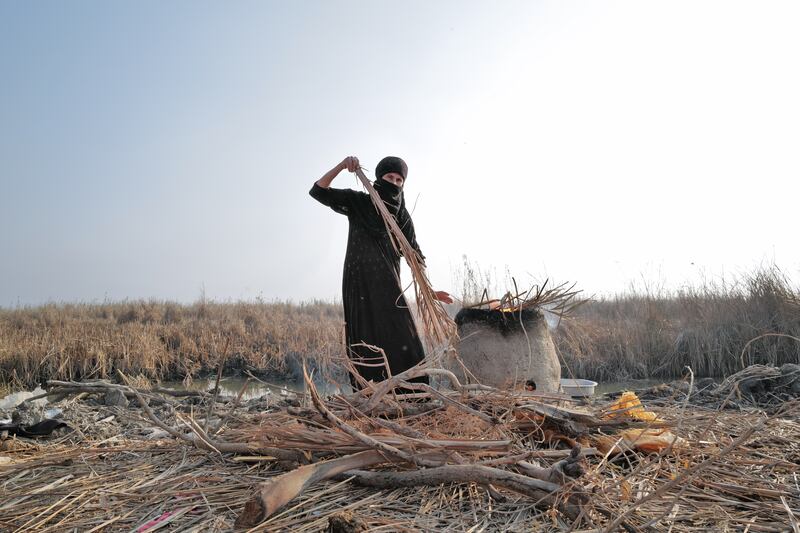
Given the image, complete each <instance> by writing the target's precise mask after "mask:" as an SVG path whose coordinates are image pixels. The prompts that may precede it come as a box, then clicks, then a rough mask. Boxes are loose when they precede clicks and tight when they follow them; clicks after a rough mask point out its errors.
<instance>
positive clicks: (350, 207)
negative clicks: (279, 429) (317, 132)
mask: <svg viewBox="0 0 800 533" xmlns="http://www.w3.org/2000/svg"><path fill="white" fill-rule="evenodd" d="M387 183H388V182H384V183H380V184H376V185H379V187H378V190H379V192H380V194H381V196H382V197H384V199H385V200H386V201H385V203H386V205H387V208H388V209H389V211H390V212H391V213H392V214H393V216H395V217H396V219H397V220H398V224H399V225H400V226H401V228H402V230H403V233H404V235H405V236H406V238H407V239H408V241H409V243H410V244H411V246H412V247H413V248H414V249H415V250H417V252H418V253H419V254H420V257H422V254H421V252H420V251H419V246H418V245H417V240H416V237H415V235H414V224H413V222H412V221H411V217H410V216H409V215H408V212H407V211H406V209H405V205H404V203H403V201H402V193H401V192H399V189H396V188H394V186H393V185H391V184H388V185H387ZM387 191H388V192H389V193H390V194H385V193H386V192H387ZM392 192H394V196H392V195H391V193H392ZM309 194H311V196H312V197H313V198H315V199H316V200H318V201H319V202H320V203H322V204H324V205H327V206H328V207H330V208H331V209H333V210H334V211H335V212H337V213H340V214H343V215H346V216H347V218H348V220H349V225H350V229H349V233H348V237H347V253H346V255H345V259H344V275H343V279H342V303H343V304H344V319H345V332H346V342H347V345H348V348H349V349H348V352H349V353H348V355H349V356H350V358H351V360H352V361H353V362H354V363H356V364H355V367H356V369H357V370H358V372H359V374H361V376H362V377H363V378H364V379H366V380H367V381H370V380H372V381H376V382H377V381H382V380H384V379H386V378H387V377H388V376H386V371H385V368H384V367H383V365H380V366H362V365H359V364H358V363H359V362H362V363H368V364H371V365H376V364H380V363H381V361H382V358H381V356H380V354H379V353H375V352H373V351H372V350H370V349H368V348H366V347H363V346H356V345H357V344H359V343H365V344H370V345H372V346H377V347H379V348H382V349H383V351H384V352H385V353H386V358H387V359H388V361H389V368H390V370H391V372H392V375H397V374H399V373H400V372H403V371H404V370H407V369H409V368H411V367H412V366H414V365H416V364H417V363H419V362H420V361H422V359H423V358H424V357H425V352H424V349H423V347H422V342H421V341H420V338H419V335H418V334H417V329H416V326H415V324H414V319H413V317H412V316H411V312H410V311H409V309H408V305H407V304H406V300H405V297H404V296H403V294H402V288H401V283H400V256H399V255H398V253H397V252H396V251H395V250H394V248H393V247H392V243H391V241H390V238H391V237H390V236H389V234H388V232H387V230H386V228H385V225H384V223H383V219H382V218H381V216H380V214H379V213H378V211H377V210H376V209H375V206H374V205H373V204H372V201H371V200H370V197H369V195H368V194H366V193H363V192H359V191H354V190H351V189H330V188H329V189H324V188H322V187H320V186H319V185H317V184H316V183H315V184H314V186H313V187H312V188H311V191H310V193H309ZM414 381H419V380H414ZM354 385H355V383H354Z"/></svg>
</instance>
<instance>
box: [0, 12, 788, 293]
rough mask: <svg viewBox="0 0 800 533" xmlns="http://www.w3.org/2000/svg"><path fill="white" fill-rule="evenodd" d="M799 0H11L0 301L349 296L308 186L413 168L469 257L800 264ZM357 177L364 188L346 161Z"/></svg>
mask: <svg viewBox="0 0 800 533" xmlns="http://www.w3.org/2000/svg"><path fill="white" fill-rule="evenodd" d="M798 27H800V9H799V8H798V4H797V3H796V2H784V3H782V2H769V3H760V2H680V1H672V2H660V3H655V2H639V1H631V2H599V1H598V2H574V3H573V2H533V1H524V2H467V1H453V2H444V1H433V2H431V1H425V2H383V1H381V2H377V1H376V2H373V1H369V2H367V1H364V2H344V1H329V2H311V1H298V2H288V1H287V2H266V1H261V2H214V3H212V2H197V1H193V2H178V1H171V2H125V3H124V2H99V1H98V2H85V1H83V2H80V1H73V2H35V3H34V2H11V1H5V2H2V3H0V80H2V83H0V186H1V188H0V191H1V192H0V251H1V252H0V254H2V258H1V259H0V305H15V304H16V303H18V302H19V303H23V304H24V303H40V302H43V301H49V300H57V301H73V300H81V301H93V300H102V299H104V298H109V299H122V298H151V297H155V298H161V299H175V300H181V301H191V300H194V299H196V298H197V297H198V296H199V295H200V292H201V289H202V288H205V292H206V295H207V296H209V297H211V298H215V299H240V298H244V299H251V298H255V297H258V296H261V297H263V298H265V299H272V298H292V299H295V300H300V299H307V298H312V297H320V298H326V299H329V298H333V297H335V296H337V295H338V294H339V290H340V279H341V263H342V258H343V255H344V246H345V241H346V219H344V218H343V217H340V216H338V215H335V214H334V213H333V212H331V211H329V210H327V209H326V208H324V207H322V206H320V205H318V204H316V203H315V202H314V201H313V200H312V199H311V198H310V197H309V196H308V195H307V191H308V189H309V188H310V186H311V184H312V182H313V181H314V180H315V179H317V178H318V177H319V176H320V175H321V174H323V173H324V172H325V171H326V170H328V169H329V168H330V167H332V166H333V165H334V164H336V163H337V162H338V161H340V160H341V159H342V158H343V157H344V156H346V155H351V154H352V155H357V156H359V157H360V158H361V160H362V162H363V163H364V165H365V166H367V167H368V168H369V169H370V170H371V169H373V168H374V165H375V163H376V162H377V161H378V160H379V159H380V158H381V157H383V156H384V155H390V154H391V155H400V156H402V157H404V158H405V159H406V160H407V162H408V164H409V168H410V170H409V180H408V184H407V191H406V195H407V199H408V201H409V203H410V204H411V203H414V200H415V199H417V198H418V202H417V208H416V211H415V213H414V219H415V223H416V226H417V233H418V235H419V241H420V244H421V245H422V248H423V251H424V252H425V254H426V255H427V256H428V257H429V267H430V272H429V273H430V277H431V278H432V280H433V282H434V284H435V285H436V286H437V288H442V289H445V290H447V289H453V290H454V291H455V292H457V287H454V286H453V282H452V278H453V274H452V271H453V269H454V268H455V267H457V266H458V265H459V264H460V263H461V256H462V255H463V254H467V255H468V256H469V257H470V258H472V259H473V260H474V261H475V262H477V263H478V264H480V265H482V266H483V267H485V268H492V267H493V268H496V269H498V270H499V271H500V272H502V271H504V270H505V269H506V268H508V270H509V271H510V272H512V273H513V274H515V275H516V276H517V277H518V278H521V279H523V280H527V279H542V278H544V277H547V276H549V277H551V278H555V279H558V280H572V281H576V282H578V284H579V287H582V288H584V289H586V290H587V291H588V292H593V293H603V292H613V291H618V290H623V289H625V288H626V287H627V286H628V284H629V283H630V282H631V281H632V280H635V279H642V278H644V279H648V280H650V281H652V282H653V283H657V284H662V285H666V286H670V287H674V286H678V285H680V284H681V283H684V282H686V281H687V280H689V281H691V280H694V279H697V277H698V276H700V275H706V276H711V277H713V276H718V275H720V274H721V273H723V272H725V273H735V272H740V271H744V270H747V269H750V268H752V267H753V266H754V265H757V264H760V263H764V262H772V261H774V262H776V263H777V264H778V266H780V267H781V268H783V269H784V270H785V271H786V272H787V273H788V274H789V275H791V276H793V277H795V278H800V276H798V274H799V273H800V247H798V246H797V244H796V243H797V242H798V241H797V230H796V228H797V224H798V223H797V214H796V211H797V202H798V200H797V198H798V191H799V189H800V188H799V187H798V185H797V183H798V178H800V158H799V157H798V153H799V152H798V146H800V99H798V96H797V95H798V94H800V69H798V64H800V33H798V32H797V28H798ZM334 186H339V187H355V186H356V182H355V180H354V179H353V178H352V177H351V176H350V175H347V174H342V175H341V176H340V178H338V179H337V181H336V182H334Z"/></svg>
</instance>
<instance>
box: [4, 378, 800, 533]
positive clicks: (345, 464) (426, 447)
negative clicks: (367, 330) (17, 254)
mask: <svg viewBox="0 0 800 533" xmlns="http://www.w3.org/2000/svg"><path fill="white" fill-rule="evenodd" d="M420 375H428V376H429V377H430V378H432V380H433V379H434V378H435V380H438V381H439V382H440V383H439V386H438V388H432V387H431V386H429V385H425V384H420V383H414V382H409V381H408V380H410V379H412V378H414V377H416V376H420ZM121 381H122V383H120V384H112V383H109V382H103V381H93V382H84V383H79V382H52V383H51V384H50V389H49V390H48V391H47V394H49V397H50V398H53V399H57V398H60V400H58V401H57V402H56V403H55V404H54V405H56V406H59V407H60V408H61V409H62V410H63V412H64V421H65V422H66V423H67V424H68V425H69V426H70V427H71V428H72V429H73V431H71V432H69V433H66V434H60V435H58V436H56V435H53V436H51V437H49V438H39V439H32V438H19V437H16V438H7V439H6V440H4V441H2V452H0V501H2V502H3V503H2V504H0V508H1V509H2V511H3V513H2V517H1V518H0V520H2V526H3V528H8V529H10V530H33V529H35V530H38V531H63V530H82V531H88V530H95V531H99V530H110V531H116V530H123V529H124V530H135V531H142V532H144V531H153V530H155V529H159V528H162V527H167V526H168V527H169V528H170V530H175V531H215V530H230V529H231V528H249V529H250V530H253V531H367V530H369V531H373V530H379V531H434V530H436V531H467V530H473V531H474V530H482V531H569V530H576V529H583V530H585V529H592V530H595V531H616V530H618V529H620V528H622V529H624V530H627V531H650V530H672V531H708V530H711V529H713V530H720V531H724V530H730V531H733V530H744V529H748V530H750V531H775V532H778V531H786V529H787V525H790V526H789V527H791V525H795V527H796V525H797V519H796V516H797V514H798V513H799V512H800V489H798V485H797V478H796V472H797V470H798V464H800V417H799V416H798V413H799V412H800V411H799V410H798V402H797V400H792V401H786V402H783V403H782V404H781V405H780V406H771V409H770V410H769V413H768V412H766V411H764V410H762V409H760V408H759V407H757V406H756V407H752V406H751V407H745V406H735V407H738V408H736V409H732V408H731V405H730V404H723V403H718V404H717V405H711V404H709V403H704V404H703V405H694V404H693V403H691V399H692V398H693V397H694V395H692V390H693V387H691V386H690V389H689V395H688V396H687V395H686V394H681V393H676V395H675V396H674V397H672V398H661V400H660V401H659V402H658V404H659V405H657V406H653V405H650V404H645V405H642V404H640V403H639V402H638V399H636V398H635V395H634V396H631V395H628V396H627V397H626V401H625V402H621V401H616V402H614V403H611V404H609V403H597V404H585V405H577V406H576V405H575V404H574V402H572V401H571V400H569V399H568V398H566V397H563V396H560V395H555V394H543V393H542V394H537V393H535V392H534V393H524V392H517V391H503V390H497V389H492V388H490V387H486V386H480V385H464V384H461V383H459V382H458V381H457V380H456V379H454V377H453V376H452V375H451V374H450V373H449V372H448V371H446V370H442V369H437V368H430V367H418V368H414V369H411V370H409V371H407V372H405V373H403V374H400V375H397V376H395V377H393V378H391V379H389V380H387V381H385V382H382V383H378V384H370V385H369V386H368V387H366V388H365V389H364V390H362V391H359V392H357V393H354V394H347V395H336V396H331V397H327V398H323V397H321V396H320V395H319V394H318V393H317V391H316V389H315V388H314V386H313V382H312V380H311V379H310V377H309V376H308V375H307V381H306V383H307V393H303V394H299V395H298V396H296V397H291V396H289V397H286V396H280V395H274V396H276V397H277V401H274V402H268V401H267V400H266V398H261V399H254V400H249V401H242V397H243V394H244V392H245V389H244V388H243V389H242V391H241V392H240V394H239V395H238V396H237V397H230V398H221V397H219V396H218V394H217V393H215V392H214V391H211V392H209V393H206V392H192V393H186V392H184V393H177V392H174V391H170V390H168V389H157V388H152V387H146V386H142V385H143V384H141V383H139V384H136V385H134V384H132V383H129V382H126V381H125V379H124V376H121ZM445 383H446V384H447V385H448V386H447V387H445V386H443V385H444V384H445ZM246 387H247V384H245V388H246ZM401 392H402V394H401ZM178 394H182V396H179V395H178ZM654 403H655V402H654ZM723 407H725V408H723ZM59 431H63V429H62V430H59ZM93 528H95V529H93Z"/></svg>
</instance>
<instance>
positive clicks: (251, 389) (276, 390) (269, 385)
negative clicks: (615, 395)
mask: <svg viewBox="0 0 800 533" xmlns="http://www.w3.org/2000/svg"><path fill="white" fill-rule="evenodd" d="M215 379H216V378H208V379H205V378H203V379H200V378H196V379H194V380H192V382H191V384H189V386H188V387H187V386H186V385H184V384H183V383H182V382H167V383H163V384H162V386H164V387H167V388H171V389H176V390H186V389H187V388H188V389H189V390H198V391H203V390H206V391H207V390H211V389H213V388H214V381H215ZM246 379H247V378H243V377H239V376H230V377H223V378H222V379H221V380H220V382H219V388H220V394H221V395H223V396H236V395H237V394H239V391H240V390H241V389H242V387H243V386H244V383H245V381H246ZM661 383H664V380H660V379H629V380H625V381H609V382H602V383H598V385H597V387H596V388H595V396H600V395H603V394H606V393H609V392H619V391H623V390H638V389H646V388H649V387H654V386H656V385H660V384H661ZM315 385H316V387H317V390H318V391H319V392H320V393H321V394H322V395H329V394H337V393H340V392H344V393H348V392H350V387H349V386H345V387H342V386H341V385H339V384H336V383H332V382H325V381H320V382H317V383H315ZM304 391H305V383H303V382H295V381H287V380H279V379H276V380H274V381H270V380H268V379H265V380H263V381H260V382H259V381H255V380H253V379H251V380H250V383H249V384H248V386H247V390H246V391H245V393H244V395H243V396H242V399H243V400H250V399H252V398H260V397H261V396H263V395H265V394H279V395H286V394H289V393H292V392H294V393H298V392H299V393H302V392H304Z"/></svg>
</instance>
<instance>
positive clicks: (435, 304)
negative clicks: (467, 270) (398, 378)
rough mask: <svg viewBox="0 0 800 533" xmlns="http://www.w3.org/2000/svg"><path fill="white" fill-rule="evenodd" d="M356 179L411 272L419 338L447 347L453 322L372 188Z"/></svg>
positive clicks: (362, 177)
mask: <svg viewBox="0 0 800 533" xmlns="http://www.w3.org/2000/svg"><path fill="white" fill-rule="evenodd" d="M356 175H357V176H358V179H359V180H361V183H362V185H363V186H364V188H365V189H366V190H367V192H368V193H369V197H370V199H371V200H372V203H373V204H374V205H375V209H377V210H378V213H380V215H381V218H382V219H383V222H384V224H386V230H387V231H388V232H389V235H391V237H392V238H391V239H390V240H391V241H392V245H393V246H394V247H395V250H396V251H397V253H399V254H400V255H402V256H403V257H404V258H405V260H406V263H407V264H408V268H409V269H410V270H411V275H412V276H413V285H414V294H415V296H416V304H417V310H418V313H419V317H420V320H421V326H422V330H423V334H424V335H426V336H427V337H428V339H429V341H431V342H432V343H433V344H435V345H439V346H448V345H451V344H452V343H453V342H454V341H455V339H456V337H457V335H458V332H457V329H456V325H455V322H453V320H452V319H451V318H450V316H449V315H448V314H447V311H446V310H445V309H444V307H442V305H441V303H439V300H438V298H436V294H435V292H434V290H433V287H432V286H431V283H430V281H429V280H428V275H427V274H426V272H425V265H424V263H423V262H422V258H421V257H420V256H419V254H418V253H417V251H416V250H415V249H414V248H413V247H412V246H411V244H410V243H409V242H408V239H406V236H405V235H404V234H403V231H402V230H401V229H400V226H398V224H397V220H395V218H394V217H393V216H392V215H391V213H389V211H388V210H387V209H386V205H384V203H383V200H382V199H381V197H380V195H379V194H378V192H377V191H376V190H375V188H374V187H373V186H372V183H371V182H370V181H369V179H368V178H367V177H366V176H365V175H364V172H363V171H362V170H361V169H358V170H356Z"/></svg>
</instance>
